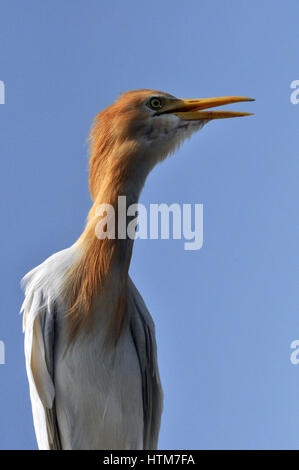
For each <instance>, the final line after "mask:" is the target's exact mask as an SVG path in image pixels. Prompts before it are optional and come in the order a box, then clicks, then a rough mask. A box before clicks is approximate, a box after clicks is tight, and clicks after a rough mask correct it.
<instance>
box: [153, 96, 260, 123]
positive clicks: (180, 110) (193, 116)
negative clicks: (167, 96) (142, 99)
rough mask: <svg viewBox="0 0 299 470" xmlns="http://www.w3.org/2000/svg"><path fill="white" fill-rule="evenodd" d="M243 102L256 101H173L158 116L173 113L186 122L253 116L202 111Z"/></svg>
mask: <svg viewBox="0 0 299 470" xmlns="http://www.w3.org/2000/svg"><path fill="white" fill-rule="evenodd" d="M242 101H255V100H254V99H253V98H246V97H244V96H222V97H219V98H202V99H198V100H183V99H178V100H171V101H170V102H169V104H167V105H166V107H163V111H161V112H160V113H158V114H164V113H173V114H175V115H176V116H178V117H179V118H181V119H183V120H184V121H198V120H200V119H208V120H210V119H226V118H233V117H241V116H252V113H241V112H233V111H201V110H202V109H208V108H215V107H216V106H222V105H225V104H231V103H240V102H242Z"/></svg>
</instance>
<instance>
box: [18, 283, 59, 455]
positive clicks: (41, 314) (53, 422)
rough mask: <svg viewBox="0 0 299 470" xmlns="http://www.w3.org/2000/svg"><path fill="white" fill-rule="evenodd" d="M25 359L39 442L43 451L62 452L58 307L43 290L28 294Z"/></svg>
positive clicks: (25, 303) (25, 315) (25, 306)
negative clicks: (56, 354)
mask: <svg viewBox="0 0 299 470" xmlns="http://www.w3.org/2000/svg"><path fill="white" fill-rule="evenodd" d="M23 310H24V333H25V358H26V369H27V376H28V381H29V388H30V398H31V404H32V413H33V421H34V428H35V433H36V438H37V442H38V446H39V449H45V450H52V449H61V443H60V437H59V430H58V425H57V419H56V409H55V386H54V380H53V376H54V345H55V306H54V305H53V304H52V305H49V304H48V305H47V304H46V303H45V301H44V298H43V295H42V292H41V290H39V289H37V290H36V291H33V292H32V291H31V292H29V293H27V294H26V297H25V302H24V304H23Z"/></svg>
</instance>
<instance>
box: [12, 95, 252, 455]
mask: <svg viewBox="0 0 299 470" xmlns="http://www.w3.org/2000/svg"><path fill="white" fill-rule="evenodd" d="M243 101H254V100H253V99H252V98H247V97H242V96H226V97H218V98H202V99H180V98H176V97H175V96H173V95H171V94H169V93H164V92H161V91H157V90H151V89H138V90H133V91H128V92H125V93H122V94H121V95H120V96H119V97H118V98H117V99H116V100H115V101H114V102H113V103H112V104H111V105H110V106H108V107H107V108H105V109H104V110H102V111H101V112H100V113H99V114H98V115H97V116H96V117H95V119H94V122H93V126H92V128H91V132H90V137H89V139H90V157H89V189H90V194H91V198H92V206H91V208H90V210H89V213H88V217H87V221H86V225H85V228H84V230H83V232H82V234H81V235H80V237H79V238H78V240H76V241H75V242H74V244H73V245H72V246H70V247H68V248H66V249H64V250H62V251H59V252H57V253H55V254H54V255H52V256H50V257H49V258H48V259H46V260H45V261H44V262H43V263H42V264H40V265H39V266H37V267H35V268H34V269H32V270H31V271H30V272H29V273H27V274H26V275H25V276H24V278H23V280H22V285H23V288H24V290H25V298H24V302H23V305H22V308H21V312H23V331H24V349H25V362H26V371H27V376H28V382H29V390H30V399H31V405H32V413H33V422H34V428H35V434H36V439H37V443H38V448H39V449H41V450H73V449H77V450H78V449H79V450H80V449H84V450H116V449H118V450H138V449H145V450H150V449H157V446H158V437H159V431H160V424H161V415H162V411H163V391H162V386H161V379H160V375H159V369H158V360H157V344H156V335H155V325H154V322H153V319H152V317H151V315H150V313H149V311H148V309H147V307H146V305H145V302H144V301H143V299H142V296H141V295H140V293H139V292H138V290H137V288H136V287H135V284H134V282H133V281H132V279H131V278H130V276H129V267H130V261H131V256H132V249H133V244H134V239H129V238H128V237H118V236H115V238H112V237H111V238H109V237H106V238H102V239H101V238H99V237H97V236H96V227H97V223H98V222H99V215H98V212H97V207H99V205H101V204H110V205H111V206H112V207H114V208H115V210H116V216H117V215H118V214H117V199H118V197H119V196H120V195H121V196H125V197H126V207H129V205H131V204H135V203H137V202H138V200H139V196H140V193H141V191H142V188H143V186H144V183H145V180H146V178H147V176H148V174H149V173H150V171H151V170H152V169H153V168H154V167H155V166H156V164H157V163H159V162H161V161H163V160H164V159H165V158H166V157H167V156H168V155H169V154H172V153H174V152H175V151H176V149H177V148H178V147H179V146H180V144H181V143H182V142H183V141H184V140H185V139H186V138H188V137H190V136H191V134H193V133H194V132H196V131H198V130H200V129H201V128H202V127H203V126H204V125H205V124H207V123H208V122H210V121H212V120H215V119H225V118H234V117H241V116H248V115H251V114H252V113H243V112H233V111H223V110H214V111H211V110H210V108H213V107H217V106H222V105H227V104H231V103H238V102H243ZM126 223H129V218H128V219H127V220H126ZM116 225H117V223H116ZM170 328H171V325H170Z"/></svg>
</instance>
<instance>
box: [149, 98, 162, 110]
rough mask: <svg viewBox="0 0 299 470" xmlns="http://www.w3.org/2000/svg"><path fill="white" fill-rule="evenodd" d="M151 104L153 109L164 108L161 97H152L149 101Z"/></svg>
mask: <svg viewBox="0 0 299 470" xmlns="http://www.w3.org/2000/svg"><path fill="white" fill-rule="evenodd" d="M149 106H150V107H151V108H152V109H160V108H162V102H161V100H160V99H159V98H152V99H151V100H150V102H149Z"/></svg>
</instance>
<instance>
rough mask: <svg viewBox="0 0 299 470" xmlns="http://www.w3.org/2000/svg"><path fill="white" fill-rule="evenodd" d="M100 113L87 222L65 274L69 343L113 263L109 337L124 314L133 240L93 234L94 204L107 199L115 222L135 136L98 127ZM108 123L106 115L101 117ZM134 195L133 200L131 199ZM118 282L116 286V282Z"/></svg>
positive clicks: (83, 322) (86, 317)
mask: <svg viewBox="0 0 299 470" xmlns="http://www.w3.org/2000/svg"><path fill="white" fill-rule="evenodd" d="M101 115H102V113H100V114H99V115H98V116H97V118H96V125H95V126H94V128H93V130H92V132H91V157H90V177H89V185H90V192H91V195H92V198H93V199H94V203H93V206H92V208H91V209H90V212H89V215H88V220H87V224H86V227H85V230H84V232H83V233H82V235H81V236H80V238H79V240H78V242H77V244H78V247H79V249H80V252H81V255H80V258H79V261H78V262H77V263H76V264H75V265H73V266H72V267H71V268H70V269H69V271H68V272H67V275H66V283H65V299H66V301H67V308H68V319H69V328H70V342H72V341H73V340H74V338H75V337H76V336H77V334H78V332H79V330H80V329H81V327H82V326H83V325H85V326H86V328H87V329H88V328H89V327H90V325H91V320H92V307H93V303H94V300H95V299H96V298H97V296H98V294H99V291H100V290H101V292H105V286H106V285H107V283H109V280H110V279H111V275H112V272H111V271H112V267H113V265H114V264H115V265H116V266H117V269H118V273H119V274H118V276H119V280H120V285H119V284H118V288H117V292H115V300H116V305H115V315H113V318H111V325H110V333H111V335H110V336H111V337H113V339H114V340H117V339H118V338H119V335H120V332H121V327H122V324H123V321H124V318H125V314H126V286H127V279H128V269H129V265H130V259H131V252H132V246H133V242H132V241H131V240H130V241H128V240H118V239H117V236H116V239H109V238H105V239H103V240H100V239H98V238H97V236H96V225H97V223H98V220H99V217H98V216H97V215H96V211H97V207H98V206H99V205H100V204H111V205H112V206H113V207H114V210H115V218H116V227H117V217H118V214H117V202H118V196H119V195H127V184H128V181H129V180H130V177H131V174H132V173H133V162H134V156H135V155H136V152H137V144H136V141H134V140H132V141H130V140H129V139H126V140H125V139H122V138H121V136H120V137H118V138H115V139H113V138H112V136H111V132H109V131H110V129H105V128H104V129H103V125H104V124H103V122H102V121H101ZM107 121H108V122H109V120H106V121H104V122H107ZM129 199H130V203H132V202H137V199H138V194H135V195H132V194H130V196H129ZM134 199H135V200H134ZM119 286H120V287H119Z"/></svg>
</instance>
